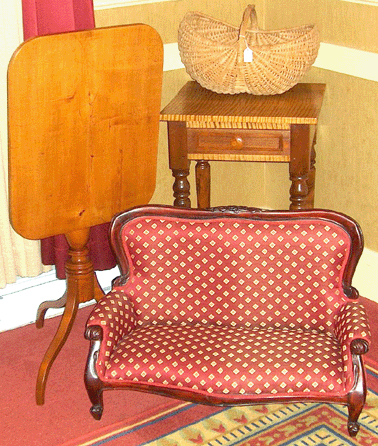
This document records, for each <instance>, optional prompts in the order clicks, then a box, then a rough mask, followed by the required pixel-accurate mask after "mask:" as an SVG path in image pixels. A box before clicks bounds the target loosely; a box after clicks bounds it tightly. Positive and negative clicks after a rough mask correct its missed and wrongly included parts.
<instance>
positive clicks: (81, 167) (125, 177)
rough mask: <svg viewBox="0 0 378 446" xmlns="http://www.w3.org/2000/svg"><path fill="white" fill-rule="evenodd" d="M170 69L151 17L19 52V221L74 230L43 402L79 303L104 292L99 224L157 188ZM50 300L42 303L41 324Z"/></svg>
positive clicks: (15, 198)
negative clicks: (96, 263)
mask: <svg viewBox="0 0 378 446" xmlns="http://www.w3.org/2000/svg"><path fill="white" fill-rule="evenodd" d="M162 73H163V45H162V41H161V39H160V36H159V35H158V34H157V32H156V31H155V30H154V29H152V28H151V27H149V26H147V25H126V26H119V27H109V28H98V29H95V30H90V31H78V32H72V33H63V34H53V35H48V36H41V37H36V38H34V39H31V40H28V41H26V42H25V43H24V44H22V45H21V46H20V47H19V48H18V50H17V51H16V52H15V54H14V55H13V58H12V60H11V62H10V65H9V71H8V92H9V94H8V119H9V187H10V217H11V222H12V225H13V228H14V229H15V230H16V231H17V232H18V233H19V234H20V235H22V236H23V237H25V238H28V239H41V238H45V237H49V236H52V235H56V234H65V236H66V238H67V241H68V243H69V246H70V250H69V258H68V260H67V262H66V265H65V269H66V277H67V279H66V282H67V288H66V292H65V294H64V296H63V298H62V299H60V300H59V302H60V303H59V305H63V306H65V310H64V313H63V316H62V319H61V322H60V325H59V327H58V330H57V333H56V335H55V337H54V339H53V340H52V342H51V344H50V346H49V348H48V350H47V351H46V354H45V356H44V358H43V360H42V363H41V366H40V369H39V373H38V378H37V391H36V399H37V403H38V404H43V403H44V399H45V388H46V381H47V377H48V374H49V371H50V369H51V366H52V364H53V362H54V360H55V358H56V356H57V355H58V353H59V351H60V350H61V348H62V347H63V345H64V343H65V341H66V339H67V337H68V335H69V333H70V331H71V328H72V324H73V322H74V320H75V316H76V312H77V309H78V305H79V304H81V303H84V302H87V301H90V300H92V299H94V298H95V299H96V300H98V299H100V297H101V296H102V294H103V292H102V290H101V288H100V286H99V284H98V282H97V280H96V275H95V273H94V271H93V264H92V262H91V260H90V257H89V252H88V247H87V242H88V238H89V230H90V227H91V226H94V225H98V224H101V223H106V222H108V221H110V220H111V218H112V217H113V216H114V214H115V213H117V212H120V211H123V210H124V209H127V208H129V207H132V206H137V205H141V204H147V203H148V202H149V200H150V199H151V197H152V194H153V192H154V189H155V181H156V163H157V145H158V129H159V110H160V101H161V85H162ZM50 307H53V305H49V304H48V303H45V304H42V311H41V313H40V314H41V317H42V321H39V322H40V323H39V324H37V326H40V327H41V326H42V325H43V317H44V313H45V310H46V308H50Z"/></svg>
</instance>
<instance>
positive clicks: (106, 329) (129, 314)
mask: <svg viewBox="0 0 378 446" xmlns="http://www.w3.org/2000/svg"><path fill="white" fill-rule="evenodd" d="M135 326H136V317H135V313H134V308H133V304H132V303H131V302H130V301H129V299H128V297H127V295H126V294H125V293H124V292H123V291H122V290H117V289H113V290H112V291H110V292H109V293H108V294H106V295H105V296H104V297H102V299H100V301H99V302H97V304H96V305H95V307H94V309H93V310H92V312H91V314H90V315H89V318H88V321H87V326H86V332H85V337H86V338H87V339H88V340H91V341H98V340H101V344H100V348H99V351H98V359H97V361H96V370H97V373H98V375H99V376H103V375H104V373H105V370H106V366H107V363H108V361H109V357H110V355H111V352H112V351H113V349H114V347H115V345H116V344H117V343H118V341H119V340H120V339H122V338H123V337H124V336H125V335H126V334H127V333H130V332H131V331H132V330H133V329H134V328H135Z"/></svg>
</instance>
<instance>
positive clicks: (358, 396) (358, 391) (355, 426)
mask: <svg viewBox="0 0 378 446" xmlns="http://www.w3.org/2000/svg"><path fill="white" fill-rule="evenodd" d="M350 348H351V351H352V355H353V367H354V373H355V376H356V379H355V383H354V386H353V390H352V391H351V392H350V394H349V401H348V411H349V417H348V432H349V435H350V436H351V437H355V436H356V435H357V434H358V431H359V429H360V425H359V423H358V418H359V416H360V415H361V412H362V409H363V408H364V404H365V401H366V392H367V389H366V379H365V377H364V374H365V371H364V367H363V363H362V357H361V355H364V354H365V353H367V352H368V350H369V345H368V343H367V342H366V341H365V340H363V339H354V340H353V341H352V343H351V347H350Z"/></svg>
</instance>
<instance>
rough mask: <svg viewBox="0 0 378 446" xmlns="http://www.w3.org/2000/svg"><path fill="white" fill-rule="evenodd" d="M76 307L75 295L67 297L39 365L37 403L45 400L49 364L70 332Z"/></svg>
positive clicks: (50, 364) (42, 402) (77, 304)
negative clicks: (59, 319)
mask: <svg viewBox="0 0 378 446" xmlns="http://www.w3.org/2000/svg"><path fill="white" fill-rule="evenodd" d="M78 307H79V300H78V299H77V297H76V296H75V295H72V296H71V297H70V298H69V299H67V304H66V308H65V310H64V313H63V316H62V320H61V321H60V324H59V327H58V330H57V332H56V334H55V336H54V339H53V340H52V342H51V344H50V345H49V348H48V349H47V351H46V353H45V356H44V357H43V360H42V363H41V365H40V367H39V372H38V378H37V389H36V400H37V404H38V405H42V404H44V402H45V389H46V383H47V377H48V375H49V371H50V369H51V366H52V365H53V362H54V360H55V358H56V357H57V356H58V354H59V352H60V350H61V349H62V347H63V345H64V343H65V342H66V340H67V337H68V335H69V334H70V332H71V329H72V325H73V323H74V320H75V317H76V313H77V309H78Z"/></svg>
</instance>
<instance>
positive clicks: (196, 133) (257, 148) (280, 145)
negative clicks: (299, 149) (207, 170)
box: [187, 128, 290, 159]
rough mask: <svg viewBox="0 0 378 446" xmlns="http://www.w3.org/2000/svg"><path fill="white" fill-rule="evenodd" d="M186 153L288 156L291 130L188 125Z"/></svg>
mask: <svg viewBox="0 0 378 446" xmlns="http://www.w3.org/2000/svg"><path fill="white" fill-rule="evenodd" d="M187 131H188V133H187V134H188V154H203V155H205V154H208V155H211V154H220V155H227V154H229V155H267V156H274V155H277V156H283V157H284V158H285V159H286V158H287V157H289V156H290V130H247V129H246V130H244V129H193V128H191V129H187Z"/></svg>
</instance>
